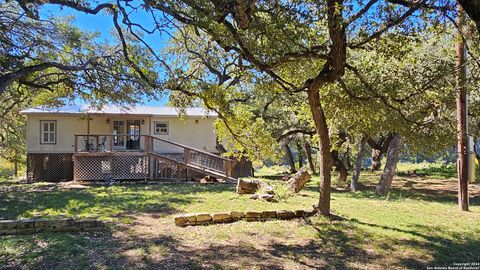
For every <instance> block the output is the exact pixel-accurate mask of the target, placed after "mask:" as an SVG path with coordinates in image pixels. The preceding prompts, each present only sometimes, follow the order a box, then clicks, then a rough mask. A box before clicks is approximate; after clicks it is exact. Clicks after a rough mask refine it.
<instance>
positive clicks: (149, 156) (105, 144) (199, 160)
mask: <svg viewBox="0 0 480 270" xmlns="http://www.w3.org/2000/svg"><path fill="white" fill-rule="evenodd" d="M120 136H125V139H128V138H131V137H132V135H111V134H106V135H95V134H86V135H75V137H76V138H75V154H74V159H75V157H76V160H77V162H76V163H77V164H75V165H74V166H77V165H78V166H81V165H82V164H85V165H84V166H89V167H91V168H88V170H91V169H92V168H94V167H98V166H95V165H93V164H92V163H89V161H88V160H86V159H88V158H91V160H92V162H93V161H94V160H101V162H103V163H102V164H108V162H110V164H111V165H109V166H110V167H111V168H115V169H112V171H110V174H109V173H108V171H107V172H102V175H103V174H104V175H105V178H106V177H111V178H122V179H128V178H132V179H139V178H145V179H150V180H173V179H176V180H190V179H192V178H199V177H203V176H206V175H210V176H213V177H216V178H217V179H222V180H223V181H225V182H236V181H237V179H235V178H233V177H232V171H233V165H234V164H233V163H234V161H233V160H232V159H229V158H225V157H222V156H219V155H216V154H213V153H210V152H207V151H205V150H201V149H197V148H193V147H190V146H187V145H183V144H180V143H177V142H172V141H169V140H165V139H162V138H157V137H154V136H150V135H135V136H137V137H138V139H137V144H136V147H137V148H136V149H133V150H127V151H125V150H123V151H121V150H117V149H115V147H114V142H115V141H116V140H118V138H119V137H120ZM84 142H87V143H86V144H87V146H85V143H84ZM82 143H83V145H82ZM81 159H83V162H81ZM120 160H127V161H121V162H120ZM105 162H107V163H105ZM138 164H143V165H141V166H139V165H138ZM101 166H103V167H105V165H101ZM103 167H102V169H99V168H97V169H95V170H96V171H100V170H102V171H103V169H104V168H103ZM122 167H123V168H122ZM131 168H135V169H134V171H133V172H132V169H131ZM139 168H140V169H139ZM88 170H87V171H88ZM75 171H79V172H80V173H79V177H77V178H79V179H82V178H83V180H85V179H84V178H85V177H86V176H87V174H88V173H85V171H86V170H84V169H83V170H82V168H76V169H75ZM119 171H120V172H122V173H123V174H122V175H121V177H115V176H113V177H112V176H111V175H113V174H118V172H119ZM81 172H84V173H83V174H82V173H81ZM130 172H131V173H130ZM94 175H95V176H98V175H100V173H99V172H98V173H96V174H94ZM107 175H108V176H107ZM74 178H75V176H74ZM95 178H99V177H95ZM92 180H98V179H92Z"/></svg>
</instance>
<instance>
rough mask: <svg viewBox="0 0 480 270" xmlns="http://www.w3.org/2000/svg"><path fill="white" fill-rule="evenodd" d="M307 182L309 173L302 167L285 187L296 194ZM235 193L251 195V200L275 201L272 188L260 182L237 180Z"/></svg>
mask: <svg viewBox="0 0 480 270" xmlns="http://www.w3.org/2000/svg"><path fill="white" fill-rule="evenodd" d="M308 181H310V173H308V170H307V168H306V167H302V168H301V169H300V170H298V172H297V173H295V175H293V176H292V177H291V178H290V179H289V180H288V181H287V182H286V185H287V187H288V188H289V189H290V190H292V191H293V192H295V193H298V192H299V191H300V190H302V189H303V187H305V184H306V183H307V182H308ZM237 193H238V194H253V195H252V196H250V199H253V200H265V201H269V202H271V201H274V200H275V196H274V195H275V191H274V190H273V187H272V186H270V185H269V184H267V183H265V182H262V181H260V180H244V179H238V182H237ZM255 193H257V194H255Z"/></svg>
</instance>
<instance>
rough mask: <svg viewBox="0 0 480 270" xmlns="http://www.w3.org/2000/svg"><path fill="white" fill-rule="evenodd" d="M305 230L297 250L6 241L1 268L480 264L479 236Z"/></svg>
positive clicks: (233, 244)
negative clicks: (308, 234) (309, 235)
mask: <svg viewBox="0 0 480 270" xmlns="http://www.w3.org/2000/svg"><path fill="white" fill-rule="evenodd" d="M285 222H292V221H285ZM218 226H219V229H224V228H222V227H221V226H222V225H218ZM302 226H310V227H312V228H313V229H314V230H315V232H316V233H315V237H313V238H310V239H301V238H299V239H296V241H294V242H285V241H283V240H282V239H278V238H271V239H270V240H268V239H263V240H266V241H258V239H256V237H261V238H262V237H268V234H266V235H262V234H261V233H259V232H257V233H256V234H255V236H253V237H251V236H247V235H233V236H232V239H228V240H218V239H211V240H208V241H207V242H201V241H200V242H195V240H192V239H189V240H186V239H181V238H177V236H176V235H175V234H174V233H171V234H168V235H163V234H160V235H158V234H156V235H155V234H146V235H144V234H138V233H137V234H135V236H134V237H132V235H131V233H130V234H129V233H128V230H127V231H126V232H124V233H125V234H124V235H123V236H121V235H118V234H115V233H111V232H104V233H79V234H37V235H22V236H3V237H0V262H1V263H3V265H4V266H5V268H11V269H16V268H18V267H19V266H23V267H27V268H33V269H58V268H64V269H67V268H68V269H71V268H80V269H81V268H91V267H94V268H113V269H119V268H122V269H126V268H137V269H138V268H144V269H206V268H207V269H225V268H231V269H238V268H257V269H284V268H289V267H290V268H300V269H320V268H321V269H350V268H375V269H380V268H410V269H425V268H426V267H427V266H445V265H452V264H453V263H454V262H469V261H470V262H474V261H476V260H478V258H479V256H480V249H478V246H480V239H479V237H478V236H479V234H480V232H478V231H475V234H473V235H466V234H465V233H459V232H452V231H449V230H445V229H443V227H437V226H426V225H414V226H412V228H411V229H401V228H395V227H389V226H382V225H377V224H372V223H367V222H362V221H359V220H355V219H343V220H341V221H330V220H325V219H322V218H317V217H315V218H312V219H311V220H310V219H307V220H306V224H304V225H302ZM201 228H202V227H200V228H198V229H200V230H201ZM184 230H188V229H184ZM388 232H395V233H400V234H401V236H398V235H395V234H393V235H392V234H388ZM236 240H238V241H236ZM192 241H193V242H192ZM20 246H21V248H18V247H20ZM16 249H17V250H18V251H15V250H16ZM2 250H3V251H2Z"/></svg>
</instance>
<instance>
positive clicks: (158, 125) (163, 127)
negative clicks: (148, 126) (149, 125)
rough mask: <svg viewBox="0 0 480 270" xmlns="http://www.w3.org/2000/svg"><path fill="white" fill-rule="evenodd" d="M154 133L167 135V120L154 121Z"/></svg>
mask: <svg viewBox="0 0 480 270" xmlns="http://www.w3.org/2000/svg"><path fill="white" fill-rule="evenodd" d="M155 134H157V135H168V122H155Z"/></svg>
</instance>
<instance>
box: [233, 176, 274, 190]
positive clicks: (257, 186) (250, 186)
mask: <svg viewBox="0 0 480 270" xmlns="http://www.w3.org/2000/svg"><path fill="white" fill-rule="evenodd" d="M261 189H264V190H266V191H270V192H273V187H271V186H270V185H268V184H267V183H265V182H262V181H259V180H243V179H238V182H237V193H238V194H254V193H255V192H257V191H259V190H261ZM267 193H268V192H267Z"/></svg>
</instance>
